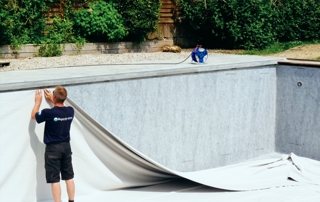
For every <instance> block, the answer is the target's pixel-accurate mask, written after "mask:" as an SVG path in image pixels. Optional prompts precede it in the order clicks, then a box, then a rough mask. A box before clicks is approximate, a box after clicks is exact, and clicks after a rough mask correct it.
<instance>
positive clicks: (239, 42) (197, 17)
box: [179, 0, 320, 49]
mask: <svg viewBox="0 0 320 202" xmlns="http://www.w3.org/2000/svg"><path fill="white" fill-rule="evenodd" d="M179 5H180V8H181V11H182V17H183V19H184V22H185V23H186V24H187V25H188V26H189V27H190V30H191V33H193V36H194V37H196V38H197V39H199V40H202V41H204V40H205V42H206V44H208V45H209V46H211V47H222V48H244V49H254V48H256V49H261V48H264V47H266V46H267V45H269V44H271V43H274V42H276V41H290V40H313V39H319V33H320V32H319V31H318V30H319V28H320V13H319V12H320V1H318V0H299V1H297V0H245V1H244V0H201V1H194V0H179Z"/></svg>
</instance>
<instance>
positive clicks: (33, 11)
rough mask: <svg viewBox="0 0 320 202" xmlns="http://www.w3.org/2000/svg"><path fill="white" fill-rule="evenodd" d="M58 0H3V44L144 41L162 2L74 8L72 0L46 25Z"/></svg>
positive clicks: (101, 0) (107, 2)
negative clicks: (50, 9)
mask: <svg viewBox="0 0 320 202" xmlns="http://www.w3.org/2000/svg"><path fill="white" fill-rule="evenodd" d="M55 2H56V1H55V0H15V1H12V0H0V45H13V46H14V47H16V48H17V49H18V48H19V46H20V45H21V44H27V43H32V44H58V43H67V42H80V43H83V41H84V40H85V41H87V42H97V41H99V42H108V41H121V40H122V41H124V40H130V41H137V42H141V41H143V40H144V39H146V38H147V36H148V34H149V33H150V32H153V31H155V30H156V25H157V22H158V16H159V9H160V5H161V4H160V1H151V0H135V1H132V0H94V1H83V4H82V8H80V10H72V8H71V5H72V1H71V0H69V1H65V2H64V10H63V14H61V15H56V16H54V18H53V23H52V24H51V25H47V24H46V21H47V20H50V19H49V18H48V17H47V16H48V15H47V14H48V10H49V8H50V6H51V5H52V4H53V3H55ZM88 6H89V8H88ZM51 20H52V19H51Z"/></svg>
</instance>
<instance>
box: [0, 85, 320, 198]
mask: <svg viewBox="0 0 320 202" xmlns="http://www.w3.org/2000/svg"><path fill="white" fill-rule="evenodd" d="M34 92H35V91H34V90H31V91H30V90H29V91H16V92H2V93H0V106H1V108H0V117H1V121H0V201H15V202H19V201H41V200H49V201H50V199H51V198H52V197H51V190H50V185H48V184H46V183H45V174H44V157H43V154H44V148H45V146H44V144H43V142H42V140H43V128H44V124H39V125H38V124H36V122H35V121H33V120H31V119H30V113H31V109H32V107H33V105H34ZM66 105H71V106H73V107H74V108H75V115H76V117H75V120H74V122H73V124H72V127H71V139H72V140H71V145H72V149H73V164H74V171H75V183H76V200H77V201H79V200H80V201H91V199H92V201H94V200H101V199H104V200H106V201H148V199H149V198H150V197H151V198H152V200H151V199H150V200H149V201H179V200H181V201H188V200H190V201H206V199H207V198H208V197H209V198H210V199H211V201H212V199H215V200H218V201H219V200H220V201H226V200H227V201H231V199H232V198H233V200H234V201H241V200H239V197H241V196H243V197H244V199H246V200H243V201H250V200H251V199H252V201H257V200H256V199H257V198H259V195H260V196H262V195H268V197H265V199H268V200H269V199H270V196H271V195H272V194H271V193H276V192H277V191H278V192H279V189H280V188H281V189H282V190H283V191H284V192H287V193H288V194H289V192H290V194H289V195H290V196H294V194H297V193H300V195H299V196H301V194H304V197H303V198H305V197H306V196H308V197H309V200H308V201H317V200H319V199H320V162H318V161H314V160H311V159H307V158H302V157H298V156H296V155H294V154H290V155H286V156H284V157H283V158H282V159H269V160H261V161H255V162H249V163H242V164H237V165H232V166H226V167H221V168H215V169H210V170H204V171H197V172H177V171H173V170H170V169H168V168H166V167H164V166H162V165H159V164H158V163H156V162H154V161H152V160H151V159H149V158H147V157H146V156H144V155H143V154H140V153H139V152H138V151H136V150H135V149H133V148H131V147H130V146H129V145H127V144H126V143H124V142H123V141H121V140H120V139H118V138H117V137H116V136H114V135H113V134H112V133H111V132H110V131H108V130H107V129H105V128H103V127H102V126H101V125H99V124H98V123H97V122H95V121H94V120H93V119H92V118H91V117H89V116H88V115H87V114H86V113H84V112H83V111H82V110H81V109H79V108H78V107H77V106H76V105H75V104H74V103H72V101H70V100H68V101H67V102H66ZM47 107H50V106H49V104H48V103H47V102H46V100H45V99H43V102H42V105H41V109H43V108H47ZM175 178H177V179H187V180H191V181H193V182H197V183H199V184H202V185H205V186H208V187H213V188H219V189H224V190H236V191H244V192H228V191H222V192H221V190H220V191H217V189H212V188H211V190H210V191H208V190H206V191H203V189H204V188H203V187H204V186H202V185H197V186H196V185H194V184H192V185H190V186H187V187H184V188H181V185H179V186H173V185H172V183H169V182H167V181H170V180H172V179H175ZM162 182H167V183H165V184H163V185H159V183H162ZM62 185H64V183H62ZM147 185H154V186H151V187H152V188H150V189H148V188H144V189H134V190H123V191H121V190H119V189H124V188H128V187H139V186H147ZM172 186H173V187H172ZM183 186H186V185H183ZM183 186H182V187H183ZM168 187H169V188H168ZM199 187H200V188H201V189H200V191H194V190H197V189H198V188H199ZM62 188H63V189H64V186H62ZM170 188H171V189H170ZM166 189H167V190H170V191H169V192H170V193H171V192H176V193H177V194H172V193H171V194H169V195H168V192H166V191H164V190H166ZM181 189H182V190H183V191H181ZM110 190H113V191H110ZM150 190H151V191H150ZM186 190H192V191H190V192H188V191H186ZM249 190H250V191H249ZM252 190H255V191H252ZM297 190H300V192H297ZM248 191H249V192H248ZM272 191H274V192H272ZM185 192H187V193H188V194H187V195H186V194H185ZM203 192H204V193H203ZM280 192H281V191H280ZM164 193H165V194H164ZM179 193H184V194H179ZM201 193H202V194H201ZM208 194H209V195H208ZM248 194H249V195H248ZM255 194H258V195H255ZM270 194H271V195H270ZM124 195H126V196H124ZM127 196H130V198H127ZM201 197H204V198H201ZM288 197H289V196H288ZM63 198H66V193H65V190H63ZM110 198H112V199H113V200H108V199H110ZM296 198H297V199H299V197H296ZM89 199H90V200H89ZM133 199H134V200H133ZM192 199H193V200H192ZM284 199H285V198H282V200H281V201H284ZM268 200H266V201H268ZM208 201H210V200H208ZM260 201H262V200H260ZM298 201H299V200H298ZM300 201H303V200H300ZM319 201H320V200H319Z"/></svg>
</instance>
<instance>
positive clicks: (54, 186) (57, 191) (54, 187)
mask: <svg viewBox="0 0 320 202" xmlns="http://www.w3.org/2000/svg"><path fill="white" fill-rule="evenodd" d="M51 191H52V196H53V200H54V202H61V187H60V183H59V182H55V183H51Z"/></svg>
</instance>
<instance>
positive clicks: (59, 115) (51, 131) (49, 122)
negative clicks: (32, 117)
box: [36, 106, 74, 144]
mask: <svg viewBox="0 0 320 202" xmlns="http://www.w3.org/2000/svg"><path fill="white" fill-rule="evenodd" d="M73 117H74V109H73V108H72V107H56V106H55V107H53V108H52V109H43V110H42V111H41V112H38V113H36V121H37V122H38V123H42V122H44V121H45V122H46V123H45V127H44V136H43V142H44V143H45V144H52V143H60V142H69V141H70V126H71V122H72V120H73Z"/></svg>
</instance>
